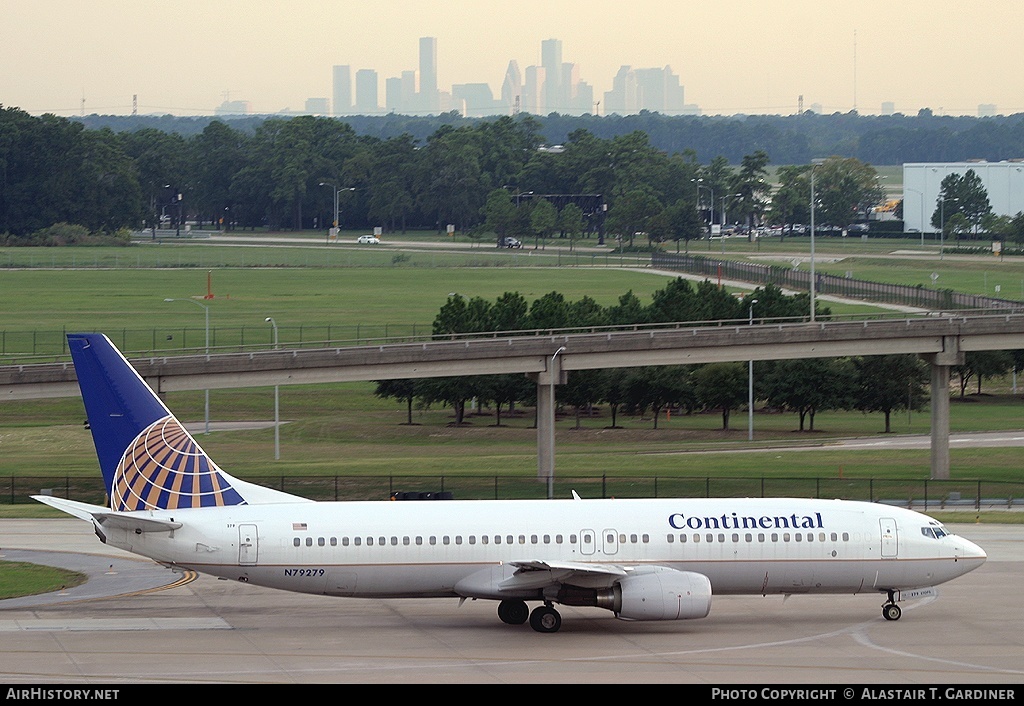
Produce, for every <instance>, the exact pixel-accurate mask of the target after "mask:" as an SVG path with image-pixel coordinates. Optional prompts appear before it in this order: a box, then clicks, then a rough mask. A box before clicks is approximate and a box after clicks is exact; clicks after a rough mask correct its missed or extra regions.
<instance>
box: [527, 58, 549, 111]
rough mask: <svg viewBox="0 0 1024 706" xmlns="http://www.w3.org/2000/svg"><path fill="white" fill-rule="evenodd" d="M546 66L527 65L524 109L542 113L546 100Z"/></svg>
mask: <svg viewBox="0 0 1024 706" xmlns="http://www.w3.org/2000/svg"><path fill="white" fill-rule="evenodd" d="M544 78H545V76H544V67H543V66H527V67H526V83H524V84H523V111H524V112H526V113H533V114H534V115H540V114H541V112H542V110H543V108H542V104H543V102H544V98H543V93H542V92H543V90H544Z"/></svg>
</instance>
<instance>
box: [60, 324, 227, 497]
mask: <svg viewBox="0 0 1024 706" xmlns="http://www.w3.org/2000/svg"><path fill="white" fill-rule="evenodd" d="M68 345H69V347H70V349H71V358H72V360H73V361H74V363H75V374H76V375H77V376H78V386H79V388H80V389H81V391H82V400H83V401H84V402H85V411H86V414H87V415H88V417H89V426H90V428H91V429H92V438H93V442H94V443H95V445H96V455H97V456H98V457H99V461H100V469H101V470H102V472H103V480H104V482H105V485H106V488H107V492H108V493H109V495H110V507H111V509H113V510H119V511H126V510H148V509H179V508H193V507H214V506H223V505H239V504H243V503H245V500H243V499H242V497H241V496H240V495H239V494H238V492H237V491H236V490H235V488H233V487H232V482H233V481H234V479H232V478H231V477H230V476H228V475H227V474H225V473H223V472H222V471H221V470H220V468H218V467H217V465H216V464H215V463H213V461H212V460H211V459H210V458H209V456H207V455H206V452H204V451H203V450H202V448H200V447H199V445H198V444H197V443H196V441H195V439H193V438H192V436H191V435H190V434H189V433H188V432H187V431H186V430H185V428H184V427H183V426H182V425H181V423H180V422H179V421H178V420H177V419H175V417H174V415H172V414H171V413H170V411H169V410H168V409H167V407H166V406H165V405H164V403H163V402H161V401H160V398H158V397H157V396H156V394H155V393H154V392H153V390H152V389H150V387H149V385H147V384H146V382H145V381H144V380H143V379H142V378H141V377H140V376H139V374H138V373H137V372H135V369H134V368H133V367H132V366H131V364H129V363H128V361H127V360H126V359H125V358H124V356H123V355H121V352H120V351H118V350H117V348H115V347H114V345H113V344H112V343H111V342H110V339H108V338H107V337H106V336H104V335H103V334H69V335H68ZM235 482H236V483H237V481H235Z"/></svg>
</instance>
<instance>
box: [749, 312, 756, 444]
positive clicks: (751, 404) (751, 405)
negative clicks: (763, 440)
mask: <svg viewBox="0 0 1024 706" xmlns="http://www.w3.org/2000/svg"><path fill="white" fill-rule="evenodd" d="M754 304H757V300H756V299H751V300H750V314H749V318H748V324H747V325H748V326H753V325H754ZM749 365H750V368H749V371H750V372H749V375H748V376H747V440H748V441H753V440H754V361H753V360H750V361H749Z"/></svg>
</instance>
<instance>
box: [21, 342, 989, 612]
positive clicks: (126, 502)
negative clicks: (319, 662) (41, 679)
mask: <svg viewBox="0 0 1024 706" xmlns="http://www.w3.org/2000/svg"><path fill="white" fill-rule="evenodd" d="M68 342H69V345H70V348H71V353H72V356H73V359H74V364H75V371H76V373H77V376H78V381H79V385H80V387H81V391H82V397H83V400H84V402H85V408H86V412H87V414H88V419H89V425H90V428H91V429H92V435H93V440H94V441H95V445H96V453H97V455H98V456H99V463H100V468H101V470H102V472H103V478H104V481H105V484H106V488H107V490H108V492H109V497H110V503H109V504H110V507H109V508H108V507H103V506H98V505H89V504H86V503H81V502H76V501H72V500H65V499H61V498H55V497H49V496H38V497H36V499H37V500H39V501H40V502H43V503H46V504H47V505H52V506H53V507H56V508H59V509H60V510H63V511H64V512H67V513H69V514H71V515H74V516H75V517H78V518H80V519H82V520H85V521H87V522H89V523H91V524H92V526H93V529H94V530H95V532H96V535H97V536H98V537H99V538H100V541H102V542H105V543H107V544H110V545H112V546H115V547H119V548H121V549H125V550H128V551H130V552H135V553H137V554H141V555H143V556H146V557H149V558H151V559H153V560H155V561H157V562H160V563H161V564H165V565H167V566H169V567H172V568H180V569H191V570H194V571H198V572H202V573H207V574H211V575H214V576H218V577H221V578H225V579H231V580H235V581H241V582H245V583H251V584H256V585H259V586H270V587H273V588H279V589H283V590H287V591H300V592H303V593H313V594H322V595H327V596H353V597H364V598H400V597H410V598H424V597H438V598H441V597H448V598H458V599H460V600H465V599H488V600H494V601H497V612H498V617H499V618H500V619H501V620H502V621H503V622H505V623H508V624H510V625H519V624H522V623H525V622H527V621H529V623H530V625H531V626H532V627H533V629H534V630H537V631H538V632H555V631H557V630H558V629H559V627H560V626H561V617H560V615H559V613H558V611H557V610H556V609H555V607H554V606H555V604H562V605H570V606H594V607H597V608H604V609H606V610H609V611H611V612H612V613H614V615H615V616H616V617H617V618H621V619H624V620H683V619H688V618H703V617H705V616H706V615H708V613H709V612H710V610H711V596H712V594H713V593H714V594H719V595H728V594H754V595H757V594H759V595H768V594H784V595H789V594H799V593H823V594H856V593H865V592H877V593H879V594H883V595H885V596H886V598H885V602H884V605H883V607H882V615H883V616H884V617H885V618H886V619H887V620H897V619H899V617H900V613H901V611H900V608H899V606H898V601H899V600H901V599H907V598H910V597H916V596H920V595H932V594H934V588H933V587H934V586H937V585H938V584H940V583H943V582H945V581H949V580H950V579H954V578H956V577H957V576H960V575H962V574H965V573H967V572H968V571H971V570H972V569H976V568H977V567H979V566H981V564H982V563H984V561H985V559H986V556H985V552H984V551H983V550H982V549H981V548H980V547H978V546H977V545H975V544H973V543H971V542H969V541H967V540H966V539H963V538H961V537H958V536H955V535H953V534H951V533H950V532H948V531H947V530H946V529H944V528H943V526H942V525H941V524H939V523H938V522H936V521H935V520H933V519H931V518H930V517H927V516H925V515H922V514H919V513H917V512H912V511H909V510H905V509H901V508H896V507H890V506H887V505H881V504H874V503H866V502H850V501H842V500H807V499H794V498H775V499H764V498H754V499H739V498H729V499H717V500H714V499H685V498H680V499H650V500H625V499H612V500H583V499H580V498H579V497H578V496H577V495H576V494H575V493H573V498H572V499H565V500H508V501H502V500H450V501H440V502H390V501H380V502H313V501H310V500H307V499H304V498H300V497H296V496H293V495H288V494H286V493H282V492H279V491H276V490H272V489H269V488H264V487H261V486H259V485H255V484H252V483H247V482H244V481H241V480H239V479H237V478H234V477H232V476H230V475H228V474H227V473H225V472H224V471H223V470H221V469H220V467H219V466H217V464H215V463H214V462H213V460H212V459H210V457H209V456H207V455H206V453H205V452H204V451H203V449H202V448H200V446H199V445H198V444H197V443H196V441H195V439H193V438H192V437H191V436H190V435H189V433H188V432H187V431H186V430H185V428H184V427H183V426H182V425H181V423H180V422H178V420H177V419H175V417H174V415H173V414H171V413H170V412H169V411H168V409H167V407H166V406H164V404H163V402H162V401H161V400H160V399H159V397H157V396H156V395H155V394H154V393H153V391H152V390H151V389H150V388H149V386H148V385H147V384H146V382H145V381H144V380H143V379H142V378H141V377H140V376H139V375H138V373H137V372H136V371H135V369H134V368H132V366H131V365H130V364H129V363H128V361H127V360H126V359H125V358H124V357H123V356H122V355H121V353H120V351H118V350H117V349H116V348H115V347H114V345H113V344H112V343H111V342H110V341H109V340H108V339H107V337H106V336H103V335H101V334H75V335H70V336H68ZM529 602H534V603H536V604H537V605H536V607H534V608H533V609H532V610H530V608H529V607H528V603H529Z"/></svg>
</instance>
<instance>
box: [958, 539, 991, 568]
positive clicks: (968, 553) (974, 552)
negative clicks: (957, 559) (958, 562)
mask: <svg viewBox="0 0 1024 706" xmlns="http://www.w3.org/2000/svg"><path fill="white" fill-rule="evenodd" d="M961 542H962V546H961V551H962V552H963V554H962V558H963V559H971V560H973V561H975V562H977V564H978V565H981V564H982V563H983V562H984V561H985V560H986V559H988V554H986V553H985V550H984V549H982V548H981V547H979V546H978V545H977V544H975V543H974V542H971V541H968V540H966V539H963V540H961Z"/></svg>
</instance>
